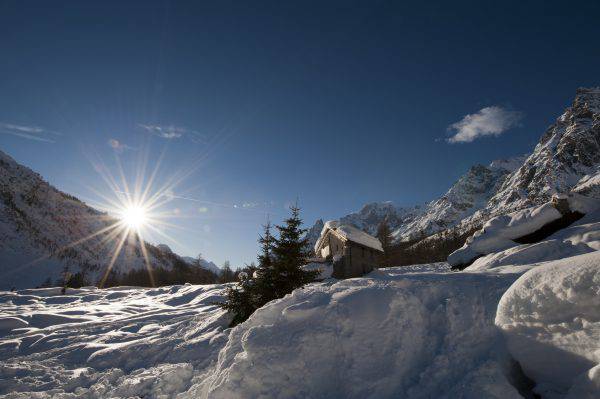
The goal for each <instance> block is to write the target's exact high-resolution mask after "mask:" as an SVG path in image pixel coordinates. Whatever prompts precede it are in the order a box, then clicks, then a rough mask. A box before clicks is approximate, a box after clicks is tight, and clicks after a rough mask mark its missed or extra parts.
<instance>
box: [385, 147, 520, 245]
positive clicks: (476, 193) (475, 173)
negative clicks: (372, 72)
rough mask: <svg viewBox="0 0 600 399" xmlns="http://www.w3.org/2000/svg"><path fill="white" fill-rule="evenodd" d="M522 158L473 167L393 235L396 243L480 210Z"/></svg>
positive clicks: (436, 228)
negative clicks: (396, 240)
mask: <svg viewBox="0 0 600 399" xmlns="http://www.w3.org/2000/svg"><path fill="white" fill-rule="evenodd" d="M524 159H525V157H524V156H521V157H514V158H511V159H502V160H496V161H493V162H492V163H491V164H490V165H488V166H484V165H475V166H473V167H471V169H469V171H468V172H467V173H466V174H465V175H463V176H462V177H461V178H460V179H458V181H457V182H456V183H454V184H453V185H452V187H450V189H449V190H448V191H447V192H446V194H444V195H443V196H442V197H440V198H438V199H437V200H435V201H431V202H430V203H429V204H427V206H426V208H425V211H424V212H423V213H421V214H420V215H419V216H418V217H416V218H415V219H414V220H412V221H411V222H409V223H406V224H403V225H401V226H400V227H398V228H397V229H396V230H395V231H394V235H395V237H396V239H398V240H409V239H413V238H416V237H419V236H429V235H431V234H433V233H436V232H438V231H441V230H445V229H447V228H449V227H453V226H455V225H456V224H457V223H459V222H460V221H461V220H463V219H465V218H466V217H469V216H471V215H472V214H474V213H475V212H477V211H478V210H480V209H482V208H484V207H485V206H486V204H487V202H488V200H489V199H490V198H491V197H492V196H493V195H494V194H495V193H496V192H497V191H498V188H499V187H500V186H501V185H502V183H503V182H504V180H505V179H506V176H508V175H509V174H510V173H511V172H513V171H514V170H515V169H516V168H517V167H519V166H520V165H521V164H522V162H523V160H524Z"/></svg>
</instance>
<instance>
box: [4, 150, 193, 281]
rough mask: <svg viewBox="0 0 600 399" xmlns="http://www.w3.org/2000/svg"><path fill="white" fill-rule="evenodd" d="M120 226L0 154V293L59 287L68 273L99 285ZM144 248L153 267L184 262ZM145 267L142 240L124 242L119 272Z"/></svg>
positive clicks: (117, 261) (116, 269) (117, 263)
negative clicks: (0, 291)
mask: <svg viewBox="0 0 600 399" xmlns="http://www.w3.org/2000/svg"><path fill="white" fill-rule="evenodd" d="M115 223H119V222H118V221H117V220H115V219H114V218H112V217H111V216H109V215H108V214H106V213H103V212H100V211H98V210H96V209H94V208H91V207H89V206H87V205H86V204H85V203H83V202H81V201H80V200H78V199H77V198H75V197H73V196H72V195H69V194H66V193H64V192H61V191H59V190H57V189H56V188H54V187H53V186H51V185H50V184H48V183H47V182H46V181H44V180H43V179H42V177H41V176H40V175H39V174H37V173H35V172H33V171H32V170H31V169H29V168H27V167H25V166H22V165H19V164H18V163H17V162H15V160H13V159H12V158H11V157H9V156H8V155H6V154H5V153H3V152H1V151H0V276H1V279H0V289H9V288H12V287H17V288H20V287H34V286H37V285H40V284H42V283H47V282H52V283H55V282H56V281H57V280H59V279H61V278H62V273H63V270H64V269H65V268H68V269H69V272H70V273H71V274H76V273H82V274H85V277H86V280H87V281H88V282H90V283H92V284H94V283H98V282H99V281H100V280H101V279H102V277H103V276H104V275H105V273H106V271H107V269H108V265H109V264H110V261H111V258H112V256H113V251H114V248H115V245H116V244H117V243H118V241H119V240H120V239H121V237H122V234H121V230H119V229H118V228H117V229H110V226H111V225H114V224H115ZM117 232H119V234H117ZM145 247H146V249H147V254H148V258H149V261H150V265H151V266H152V267H154V268H156V267H162V268H165V269H172V267H173V266H174V265H175V264H177V263H178V262H182V260H181V258H180V257H179V256H178V255H176V254H174V253H172V252H171V251H170V250H169V251H165V250H164V248H163V249H161V248H157V247H155V246H153V245H150V244H146V245H145ZM145 267H146V263H145V260H144V256H143V251H142V248H141V246H140V244H139V242H138V240H137V238H135V237H133V236H129V237H127V238H125V240H124V244H123V249H122V250H121V251H120V254H119V255H118V256H117V257H116V258H115V262H114V266H113V268H112V270H114V273H126V272H128V271H131V270H139V269H142V268H145Z"/></svg>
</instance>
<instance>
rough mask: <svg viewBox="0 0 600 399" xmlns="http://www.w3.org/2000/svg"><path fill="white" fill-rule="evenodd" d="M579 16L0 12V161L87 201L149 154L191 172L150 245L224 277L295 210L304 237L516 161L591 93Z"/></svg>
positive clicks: (417, 7)
mask: <svg viewBox="0 0 600 399" xmlns="http://www.w3.org/2000/svg"><path fill="white" fill-rule="evenodd" d="M522 3H526V4H522ZM599 16H600V6H599V5H598V3H596V2H582V3H580V4H577V3H576V2H569V3H567V2H549V1H545V2H502V3H500V2H495V3H494V4H482V3H481V2H470V3H469V2H452V3H450V2H440V3H430V2H426V3H424V4H417V2H410V3H403V2H391V1H390V2H384V1H375V2H351V1H343V2H321V1H319V2H270V3H269V2H228V1H218V2H203V3H199V2H198V4H192V2H175V1H172V2H166V1H162V2H151V1H143V2H142V1H140V2H123V1H119V2H110V1H103V2H97V3H94V2H91V1H88V2H72V1H70V2H59V1H56V2H29V1H5V2H2V3H0V51H1V54H2V62H0V149H2V150H3V151H5V152H7V153H8V154H9V155H11V156H13V157H14V158H15V159H16V160H17V161H19V162H21V163H23V164H25V165H27V166H29V167H31V168H32V169H34V170H35V171H37V172H39V173H41V174H42V175H43V176H44V177H45V178H46V179H47V180H49V181H50V183H52V184H54V185H55V186H57V187H58V188H60V189H62V190H65V191H67V192H70V193H73V194H75V195H77V196H79V197H81V198H82V199H83V200H85V201H89V202H91V203H93V202H98V201H99V198H98V197H97V196H96V195H95V193H94V192H93V191H92V190H90V187H91V188H93V189H94V190H98V191H102V192H103V193H107V194H110V189H109V187H108V186H107V185H106V184H104V182H103V180H102V178H101V176H100V175H99V174H98V173H97V171H96V170H95V169H94V165H93V161H94V160H95V161H98V160H101V161H102V162H103V163H104V164H105V165H107V166H108V167H109V169H111V170H112V171H113V172H116V165H117V164H116V161H115V159H116V158H119V159H120V161H121V162H122V165H123V169H124V171H125V174H126V175H127V176H128V177H129V178H130V179H133V178H135V172H136V170H137V169H136V168H137V167H138V166H139V165H140V161H139V160H140V159H141V158H142V157H143V156H148V164H149V166H148V169H151V167H152V166H153V165H154V164H155V163H156V161H157V159H158V158H159V155H160V154H161V153H163V152H164V157H163V161H162V163H161V167H160V170H159V174H158V179H157V181H158V182H164V181H167V180H168V179H169V178H170V177H172V176H174V175H175V174H177V175H179V174H180V173H181V172H182V171H190V170H191V172H190V173H188V176H187V178H186V179H185V180H184V181H182V182H181V183H180V184H179V186H178V187H176V188H175V189H174V190H173V193H174V194H175V196H178V197H179V196H181V197H185V198H188V199H181V198H175V199H173V200H172V201H171V202H170V203H168V204H166V205H165V206H164V208H165V211H168V212H173V213H174V217H173V218H172V220H171V222H172V223H173V224H175V225H177V228H172V229H169V230H168V234H169V235H170V236H172V238H173V239H174V241H173V242H171V241H167V240H166V239H162V238H160V237H154V241H155V242H156V241H166V242H167V244H169V245H170V246H171V247H172V248H173V249H175V250H176V251H178V252H180V253H182V254H184V255H194V254H196V253H198V252H202V253H203V254H204V255H205V256H206V257H207V258H209V259H212V260H214V261H216V262H217V263H219V264H221V263H222V262H223V261H224V260H225V259H230V260H231V261H232V263H233V264H234V265H235V266H237V265H241V264H243V263H244V262H250V261H251V260H253V258H254V256H255V252H256V247H257V245H256V238H257V234H258V231H259V228H260V224H261V223H263V222H264V221H265V214H267V213H268V214H270V215H271V219H272V220H273V221H274V222H279V221H280V220H281V218H282V217H283V216H285V215H286V210H285V206H286V205H288V204H289V203H290V202H293V201H295V200H296V198H298V200H299V203H300V205H301V207H302V208H303V216H304V218H305V220H306V222H307V224H308V225H310V224H312V222H314V220H315V219H316V218H319V217H323V218H335V217H338V216H340V215H343V214H346V213H348V212H351V211H355V210H358V209H359V208H360V207H361V206H362V205H363V204H365V203H367V202H370V201H385V200H391V201H394V202H395V203H397V204H399V205H412V204H416V203H422V202H425V201H428V200H431V199H433V198H435V197H437V196H439V195H440V194H442V193H443V192H444V191H446V190H447V189H448V187H449V186H450V185H451V184H452V183H453V181H455V180H456V179H457V178H458V177H459V176H460V175H461V174H462V173H464V172H465V171H466V170H467V169H468V168H469V166H471V165H472V164H475V163H489V162H490V161H491V160H493V159H497V158H503V157H509V156H513V155H518V154H523V153H525V152H528V151H531V149H532V148H533V146H534V145H535V143H536V142H537V140H538V138H539V137H540V136H541V134H542V133H543V132H544V130H545V128H546V127H547V126H548V125H549V124H550V123H552V122H553V120H554V119H555V118H556V117H557V116H558V115H559V114H560V113H561V112H562V110H563V109H564V107H565V106H567V105H569V103H570V102H571V100H572V98H573V96H574V94H575V89H576V88H577V87H579V86H591V85H599V84H600V80H599V75H598V71H600V51H598V43H597V39H598V37H600V24H598V17H599ZM452 127H453V128H454V129H452ZM449 129H450V130H449ZM451 137H454V139H453V140H450V141H454V142H449V140H448V139H449V138H451ZM244 205H245V206H244Z"/></svg>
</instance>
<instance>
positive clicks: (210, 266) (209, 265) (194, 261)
mask: <svg viewBox="0 0 600 399" xmlns="http://www.w3.org/2000/svg"><path fill="white" fill-rule="evenodd" d="M161 245H164V244H161ZM181 259H183V260H184V261H186V262H187V263H188V264H189V265H193V266H195V265H198V266H200V267H201V268H203V269H206V270H210V271H211V272H213V273H215V274H216V275H217V276H218V275H219V274H221V268H220V267H219V266H217V265H216V264H215V263H214V262H211V261H209V260H206V259H204V258H202V257H201V258H200V259H198V258H192V257H191V256H182V257H181Z"/></svg>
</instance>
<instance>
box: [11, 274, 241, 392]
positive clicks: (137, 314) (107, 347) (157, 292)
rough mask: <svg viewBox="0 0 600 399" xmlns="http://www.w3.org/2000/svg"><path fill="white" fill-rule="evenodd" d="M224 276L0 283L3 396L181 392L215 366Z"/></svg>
mask: <svg viewBox="0 0 600 399" xmlns="http://www.w3.org/2000/svg"><path fill="white" fill-rule="evenodd" d="M221 300H223V286H222V285H207V286H192V285H179V286H170V287H162V288H154V289H145V288H135V287H115V288H110V289H104V290H100V289H96V288H83V289H68V290H67V292H66V294H65V295H60V288H47V289H31V290H21V291H16V292H2V291H0V314H1V315H2V316H1V318H0V396H2V395H4V394H8V396H9V397H11V398H17V397H18V398H32V397H36V398H57V397H58V398H60V397H65V398H74V397H82V398H107V397H148V398H157V397H161V395H163V397H173V396H174V395H175V394H176V393H178V392H182V391H185V390H187V389H188V388H189V387H190V386H191V385H192V382H193V381H192V380H193V377H194V376H195V375H196V374H197V373H202V372H204V371H205V369H206V368H207V367H209V366H210V365H212V364H213V363H214V362H215V361H216V358H217V354H218V352H219V350H220V349H221V348H222V347H223V344H224V343H225V342H226V340H227V335H226V332H225V329H226V327H227V325H228V323H229V321H230V319H229V317H228V316H226V315H225V314H224V312H223V311H222V310H221V309H219V308H218V307H217V306H216V305H215V302H218V301H221Z"/></svg>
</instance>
